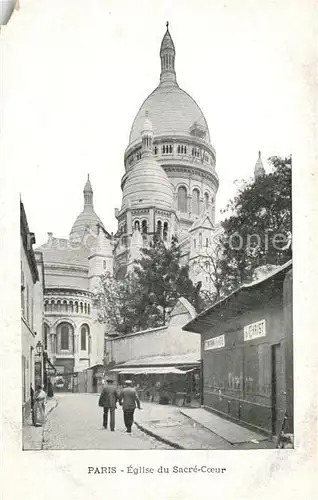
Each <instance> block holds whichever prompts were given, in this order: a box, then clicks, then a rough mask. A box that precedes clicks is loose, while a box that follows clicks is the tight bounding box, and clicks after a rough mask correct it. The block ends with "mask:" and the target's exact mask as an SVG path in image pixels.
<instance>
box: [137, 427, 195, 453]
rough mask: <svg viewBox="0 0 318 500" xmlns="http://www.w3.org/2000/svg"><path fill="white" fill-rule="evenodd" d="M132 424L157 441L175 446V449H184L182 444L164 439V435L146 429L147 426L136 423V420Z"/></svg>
mask: <svg viewBox="0 0 318 500" xmlns="http://www.w3.org/2000/svg"><path fill="white" fill-rule="evenodd" d="M134 424H135V425H136V426H137V427H138V429H140V430H141V431H142V432H144V433H145V434H148V435H149V436H151V437H153V438H155V439H156V440H157V441H160V442H161V443H164V444H167V445H169V446H171V447H172V448H175V449H177V450H185V449H186V448H184V447H183V446H181V445H180V444H178V443H175V442H174V441H170V439H166V438H164V437H161V436H159V434H155V433H154V432H152V431H150V430H149V429H147V427H144V426H143V425H140V424H138V423H137V422H134Z"/></svg>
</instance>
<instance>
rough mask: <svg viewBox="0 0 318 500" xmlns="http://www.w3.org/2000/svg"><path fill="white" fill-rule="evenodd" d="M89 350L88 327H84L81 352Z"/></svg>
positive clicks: (82, 329)
mask: <svg viewBox="0 0 318 500" xmlns="http://www.w3.org/2000/svg"><path fill="white" fill-rule="evenodd" d="M86 349H87V327H86V326H82V328H81V351H86Z"/></svg>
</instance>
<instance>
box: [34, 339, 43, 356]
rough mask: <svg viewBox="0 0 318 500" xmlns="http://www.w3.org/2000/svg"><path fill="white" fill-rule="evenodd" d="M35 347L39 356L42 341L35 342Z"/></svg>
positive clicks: (41, 350) (41, 349)
mask: <svg viewBox="0 0 318 500" xmlns="http://www.w3.org/2000/svg"><path fill="white" fill-rule="evenodd" d="M35 348H36V353H37V355H38V356H41V354H42V352H43V345H42V342H41V341H40V340H39V341H38V343H37V344H36V346H35Z"/></svg>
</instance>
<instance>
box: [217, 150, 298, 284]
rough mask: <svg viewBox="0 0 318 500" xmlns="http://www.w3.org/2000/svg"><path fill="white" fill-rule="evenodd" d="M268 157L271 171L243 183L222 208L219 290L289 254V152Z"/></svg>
mask: <svg viewBox="0 0 318 500" xmlns="http://www.w3.org/2000/svg"><path fill="white" fill-rule="evenodd" d="M269 161H270V163H271V165H272V172H271V173H269V174H267V175H264V176H263V177H260V178H257V179H256V180H253V181H251V182H249V183H247V184H246V185H245V186H244V188H242V189H241V190H240V191H239V193H238V195H237V196H236V197H235V198H234V199H233V200H232V201H231V202H230V203H229V205H228V206H227V208H226V210H225V211H224V212H226V213H229V216H228V217H227V218H226V219H225V220H224V221H223V222H222V227H223V230H224V233H223V236H222V238H221V242H222V246H223V249H222V261H221V263H220V265H221V269H222V271H221V274H222V280H223V293H228V292H230V291H231V290H233V289H235V288H237V287H239V286H240V285H242V283H244V282H246V281H248V280H250V279H251V278H252V276H253V272H254V270H255V269H256V268H257V267H260V266H264V265H281V264H283V263H284V262H286V261H287V260H289V259H290V258H291V256H292V249H291V233H292V194H291V169H292V161H291V156H289V157H287V158H280V157H278V156H273V157H271V158H269Z"/></svg>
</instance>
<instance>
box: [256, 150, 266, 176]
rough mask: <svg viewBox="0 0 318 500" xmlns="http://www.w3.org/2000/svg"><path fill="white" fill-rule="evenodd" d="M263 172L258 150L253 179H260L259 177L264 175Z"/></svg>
mask: <svg viewBox="0 0 318 500" xmlns="http://www.w3.org/2000/svg"><path fill="white" fill-rule="evenodd" d="M265 174H266V172H265V168H264V165H263V162H262V157H261V152H260V151H259V152H258V158H257V162H256V164H255V168H254V179H255V180H257V179H260V178H261V177H264V175H265Z"/></svg>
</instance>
